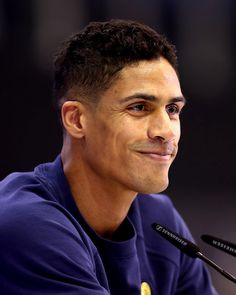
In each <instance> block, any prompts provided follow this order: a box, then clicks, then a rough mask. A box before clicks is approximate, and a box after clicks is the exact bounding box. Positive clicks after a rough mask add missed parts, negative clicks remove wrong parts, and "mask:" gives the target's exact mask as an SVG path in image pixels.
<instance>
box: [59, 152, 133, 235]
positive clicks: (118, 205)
mask: <svg viewBox="0 0 236 295" xmlns="http://www.w3.org/2000/svg"><path fill="white" fill-rule="evenodd" d="M73 155H74V153H73V151H71V152H70V151H66V150H65V149H64V148H63V150H62V153H61V156H62V162H63V169H64V173H65V176H66V178H67V181H68V182H69V185H70V189H71V193H72V195H73V198H74V200H75V203H76V205H77V207H78V209H79V211H80V213H81V214H82V216H83V217H84V219H85V220H86V222H87V223H88V224H89V226H90V227H91V228H93V230H94V231H95V232H96V233H97V234H99V235H100V236H103V237H106V238H112V235H113V234H114V232H115V231H116V230H117V228H118V227H119V226H120V225H121V223H122V222H123V221H124V219H125V217H126V216H127V214H128V211H129V208H130V206H131V204H132V202H133V200H134V199H135V197H136V192H133V191H129V190H126V189H125V188H123V187H121V186H120V185H119V184H116V183H114V182H112V181H109V180H108V179H103V178H102V177H100V176H99V175H97V174H96V173H95V172H94V171H92V170H91V169H90V168H89V167H88V165H86V163H84V161H83V160H82V159H81V158H80V156H79V153H77V155H76V157H75V156H73Z"/></svg>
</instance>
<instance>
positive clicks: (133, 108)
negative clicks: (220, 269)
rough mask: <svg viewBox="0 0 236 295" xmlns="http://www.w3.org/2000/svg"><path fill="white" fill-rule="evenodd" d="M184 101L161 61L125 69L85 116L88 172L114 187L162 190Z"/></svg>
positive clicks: (84, 153)
mask: <svg viewBox="0 0 236 295" xmlns="http://www.w3.org/2000/svg"><path fill="white" fill-rule="evenodd" d="M184 102H185V100H184V98H183V95H182V93H181V89H180V84H179V80H178V77H177V75H176V72H175V70H174V69H173V68H172V66H171V65H170V64H169V63H168V61H167V60H166V59H164V58H162V57H161V58H160V59H158V60H152V61H141V62H139V63H137V64H134V65H131V66H127V67H125V68H124V69H123V70H122V71H121V72H120V77H119V78H118V79H117V80H116V81H115V82H114V83H113V84H112V86H111V87H110V88H109V89H108V90H106V91H105V93H104V94H103V95H102V97H101V99H100V101H99V102H98V104H97V106H96V108H95V109H92V108H90V109H89V111H88V113H87V114H86V116H87V117H86V124H85V128H84V138H83V151H82V158H83V162H84V163H85V164H86V165H87V167H88V168H89V169H88V171H91V173H94V174H95V175H96V176H97V178H99V179H100V181H104V182H105V183H107V185H109V186H112V187H114V188H115V187H116V186H118V187H122V189H125V190H130V191H134V192H142V193H154V192H155V193H157V192H160V191H162V190H164V189H165V188H166V187H167V185H168V170H169V167H170V165H171V163H172V162H173V160H174V158H175V156H176V153H177V149H178V141H179V138H180V120H179V115H180V111H181V109H182V107H183V106H184Z"/></svg>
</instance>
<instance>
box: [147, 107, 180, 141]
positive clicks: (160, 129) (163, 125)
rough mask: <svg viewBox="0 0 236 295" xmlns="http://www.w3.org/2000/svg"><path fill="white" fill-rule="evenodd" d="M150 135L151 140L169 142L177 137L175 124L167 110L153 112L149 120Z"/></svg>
mask: <svg viewBox="0 0 236 295" xmlns="http://www.w3.org/2000/svg"><path fill="white" fill-rule="evenodd" d="M148 137H149V138H150V139H151V140H155V141H158V140H159V141H161V142H163V143H167V142H170V141H173V140H174V139H175V137H176V134H175V128H174V124H173V122H172V120H171V118H170V117H169V115H168V113H167V112H166V110H162V111H159V112H158V113H157V114H153V117H152V118H150V120H149V127H148Z"/></svg>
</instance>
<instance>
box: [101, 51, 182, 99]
mask: <svg viewBox="0 0 236 295" xmlns="http://www.w3.org/2000/svg"><path fill="white" fill-rule="evenodd" d="M137 92H140V93H146V94H148V95H155V96H158V97H159V96H165V97H172V96H173V97H176V96H182V93H181V89H180V83H179V79H178V76H177V74H176V72H175V70H174V68H173V67H172V66H171V65H170V63H169V62H168V61H167V60H166V59H165V58H163V57H160V58H159V59H156V60H151V61H141V62H139V63H136V64H132V65H129V66H126V67H125V68H123V69H122V70H121V72H120V74H119V77H118V79H116V80H115V81H114V83H113V84H112V85H111V87H110V88H109V89H108V90H107V91H106V92H105V95H104V96H110V95H112V96H117V95H118V96H120V97H124V96H127V95H132V94H133V93H137Z"/></svg>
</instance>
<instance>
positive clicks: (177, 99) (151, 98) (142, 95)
mask: <svg viewBox="0 0 236 295" xmlns="http://www.w3.org/2000/svg"><path fill="white" fill-rule="evenodd" d="M135 98H141V99H144V100H147V101H158V100H160V99H159V97H157V96H155V95H149V94H145V93H135V94H133V95H130V96H127V97H125V98H123V99H122V100H121V103H124V102H127V101H130V100H132V99H135ZM173 102H183V103H184V104H186V102H187V99H186V97H184V96H177V97H173V98H171V99H170V100H169V103H173Z"/></svg>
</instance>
